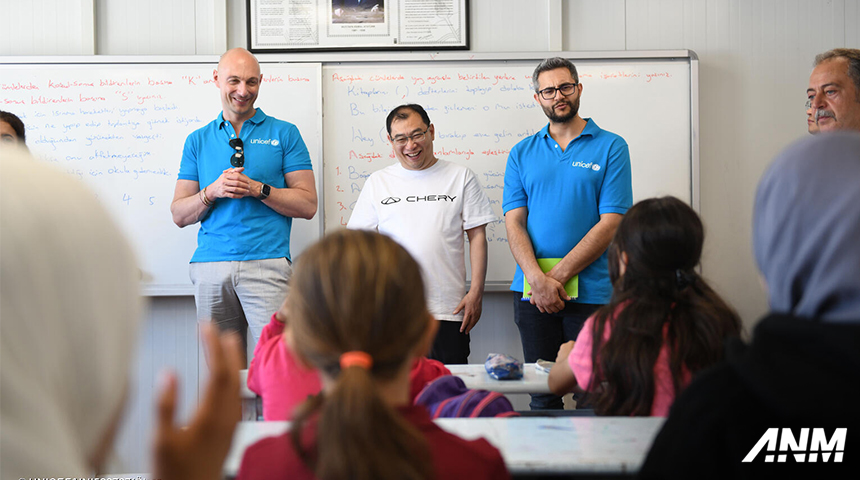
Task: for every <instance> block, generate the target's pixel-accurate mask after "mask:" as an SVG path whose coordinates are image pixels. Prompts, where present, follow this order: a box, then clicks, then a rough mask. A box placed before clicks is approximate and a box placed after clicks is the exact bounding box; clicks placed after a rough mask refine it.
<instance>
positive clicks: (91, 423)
mask: <svg viewBox="0 0 860 480" xmlns="http://www.w3.org/2000/svg"><path fill="white" fill-rule="evenodd" d="M138 276H139V273H138V270H137V267H136V264H135V260H134V257H133V255H132V252H131V249H130V247H129V245H128V242H127V241H126V240H125V238H124V237H123V236H122V234H121V233H120V231H119V230H118V229H117V227H116V226H115V225H114V224H113V222H112V221H111V219H110V218H109V217H108V215H107V213H106V212H105V209H104V208H102V206H101V205H100V204H99V202H98V201H97V200H96V199H95V197H94V195H93V194H92V193H91V192H89V191H88V190H87V189H86V188H85V187H84V186H83V185H82V184H80V183H78V182H77V181H76V180H74V179H72V178H71V177H67V176H66V175H64V174H63V173H61V172H59V171H57V170H55V169H54V168H52V167H50V166H49V165H47V164H45V163H43V162H40V161H37V160H34V159H33V158H32V157H30V156H29V154H27V153H25V152H21V151H17V150H15V151H10V150H9V149H3V150H2V151H0V478H3V479H7V478H10V479H18V478H22V477H23V478H30V477H83V476H86V475H87V474H92V473H93V472H92V471H91V470H92V468H91V466H90V465H88V464H87V462H88V459H89V458H90V457H91V456H92V455H93V454H94V452H95V450H96V447H97V445H98V444H99V442H100V441H101V440H102V439H103V437H104V434H105V431H106V429H107V428H108V426H109V425H110V424H111V421H112V420H113V418H114V417H115V416H116V415H117V412H119V411H120V408H121V403H122V400H123V398H124V393H125V388H126V386H127V380H128V371H129V366H130V361H131V357H132V350H133V346H134V344H135V337H136V335H137V327H138V324H139V321H140V307H141V305H140V297H139V289H138V284H139V282H138Z"/></svg>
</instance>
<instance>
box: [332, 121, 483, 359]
mask: <svg viewBox="0 0 860 480" xmlns="http://www.w3.org/2000/svg"><path fill="white" fill-rule="evenodd" d="M386 127H387V129H388V139H389V141H390V142H391V145H392V148H393V149H394V155H395V156H396V157H397V159H398V160H399V163H395V164H394V165H391V166H388V167H386V168H384V169H382V170H379V171H377V172H374V173H373V174H372V175H370V177H369V178H368V179H367V181H366V182H365V184H364V187H363V188H362V190H361V194H360V195H359V197H358V201H357V202H356V204H355V209H353V212H352V216H351V217H350V219H349V223H348V224H347V228H351V229H366V230H377V231H379V232H380V233H383V234H385V235H388V236H390V237H391V238H393V239H394V240H396V241H397V242H398V243H400V244H401V245H403V247H405V248H406V250H408V251H409V253H411V254H412V256H413V257H415V259H416V260H417V261H418V263H419V264H420V265H421V268H422V270H423V272H424V284H425V285H424V289H425V292H426V294H427V308H429V309H430V313H431V314H433V316H434V317H435V318H436V319H437V320H439V333H438V334H437V335H436V340H435V342H434V343H433V348H432V349H431V351H430V355H429V356H430V358H434V359H436V360H439V361H440V362H442V363H446V364H464V363H469V331H470V330H472V327H474V326H475V324H476V323H478V320H480V318H481V308H482V306H481V303H482V301H483V297H484V279H485V277H486V273H487V236H486V225H487V224H488V223H490V222H492V221H495V220H496V215H495V214H494V213H493V209H492V207H491V206H490V200H489V198H487V195H486V194H485V193H484V190H483V188H482V187H481V184H480V182H479V181H478V178H477V177H476V176H475V174H474V172H472V171H471V170H469V169H468V168H467V167H465V166H463V165H459V164H456V163H451V162H448V161H445V160H440V159H438V158H436V157H435V156H434V155H433V140H434V139H435V134H436V130H435V128H434V126H433V124H432V123H430V118H429V117H428V116H427V112H426V111H425V110H424V108H423V107H421V106H420V105H415V104H409V105H401V106H399V107H397V108H395V109H394V110H393V111H392V112H391V113H389V114H388V118H387V119H386ZM463 232H465V233H466V235H467V236H468V237H469V260H470V265H471V267H472V283H471V288H470V289H469V291H468V293H467V292H466V261H465V258H464V253H465V247H464V239H463Z"/></svg>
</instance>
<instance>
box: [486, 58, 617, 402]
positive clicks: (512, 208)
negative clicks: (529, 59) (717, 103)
mask: <svg viewBox="0 0 860 480" xmlns="http://www.w3.org/2000/svg"><path fill="white" fill-rule="evenodd" d="M532 82H533V84H534V87H535V95H534V98H535V100H536V101H537V102H538V103H539V104H540V106H541V108H542V109H543V111H544V113H545V114H546V116H547V118H549V124H547V126H545V127H544V128H543V129H541V131H539V132H538V133H536V134H535V135H532V136H531V137H528V138H526V139H523V140H522V141H520V142H519V143H518V144H517V145H516V146H514V148H513V149H512V150H511V153H510V155H509V156H508V163H507V167H506V168H505V190H504V196H503V201H502V210H503V212H504V214H505V226H506V229H507V234H508V242H509V244H510V247H511V253H513V256H514V259H515V260H516V261H517V268H516V272H515V273H514V281H513V283H512V284H511V290H513V291H514V320H515V322H516V324H517V328H518V329H519V331H520V339H521V340H522V343H523V355H524V356H525V361H526V362H534V361H536V360H538V359H539V358H542V359H545V360H554V359H555V358H556V356H557V354H558V349H559V347H560V346H561V345H562V344H563V343H565V342H567V341H569V340H575V339H576V336H577V334H579V330H580V329H581V328H582V324H583V323H584V322H585V320H586V319H587V318H588V317H589V316H590V315H591V314H592V313H594V311H595V310H597V308H599V307H600V306H601V305H603V304H606V303H608V302H609V298H610V296H611V295H612V284H611V283H610V281H609V272H608V264H607V260H606V249H607V247H608V246H609V242H610V241H611V240H612V236H613V235H614V234H615V229H616V228H617V227H618V223H619V222H620V221H621V216H622V215H623V214H624V213H626V212H627V209H628V208H630V206H631V204H632V203H633V187H632V184H631V176H630V154H629V152H628V149H627V142H625V141H624V139H623V138H621V137H619V136H618V135H615V134H614V133H610V132H607V131H606V130H602V129H601V128H600V127H598V126H597V124H596V123H594V120H592V119H590V118H589V119H583V118H582V117H580V116H579V100H580V97H581V95H582V91H583V87H582V84H581V83H579V76H578V75H577V73H576V67H575V66H574V65H573V64H572V63H571V62H570V61H568V60H566V59H563V58H558V57H556V58H549V59H547V60H544V61H543V62H541V63H540V64H539V65H538V66H537V68H535V71H534V74H533V75H532ZM539 258H561V259H562V260H561V261H560V262H559V263H558V264H556V265H555V266H554V267H552V268H551V269H550V270H549V271H547V272H543V271H542V270H541V268H540V266H539V265H538V262H537V259H539ZM575 275H579V295H578V297H577V298H570V296H568V294H567V293H566V292H565V288H564V285H565V283H567V281H568V280H570V279H571V278H573V277H574V276H575ZM523 276H525V278H526V279H527V280H528V282H529V285H530V286H531V289H532V290H531V293H530V295H528V296H526V297H525V298H524V297H523ZM530 406H531V408H532V409H533V410H539V409H560V408H563V407H564V405H563V403H562V400H561V398H560V397H558V396H555V395H532V399H531V403H530Z"/></svg>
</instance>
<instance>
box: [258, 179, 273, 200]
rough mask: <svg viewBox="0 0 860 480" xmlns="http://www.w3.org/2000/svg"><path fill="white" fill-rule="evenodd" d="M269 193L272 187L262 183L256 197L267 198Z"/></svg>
mask: <svg viewBox="0 0 860 480" xmlns="http://www.w3.org/2000/svg"><path fill="white" fill-rule="evenodd" d="M270 193H272V187H270V186H268V185H266V184H265V183H264V184H262V186H261V187H260V196H259V197H257V198H259V199H260V200H265V199H267V198H269V194H270Z"/></svg>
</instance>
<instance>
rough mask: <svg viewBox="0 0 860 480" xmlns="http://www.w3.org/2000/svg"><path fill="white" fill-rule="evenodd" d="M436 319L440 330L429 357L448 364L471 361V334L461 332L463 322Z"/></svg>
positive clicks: (462, 363)
mask: <svg viewBox="0 0 860 480" xmlns="http://www.w3.org/2000/svg"><path fill="white" fill-rule="evenodd" d="M436 321H437V322H439V331H438V332H436V339H435V340H434V341H433V347H432V348H431V349H430V355H428V357H430V358H432V359H433V360H438V361H440V362H442V363H444V364H446V365H465V364H467V363H469V353H471V351H470V350H469V334H467V333H460V325H461V324H462V323H463V322H459V321H458V322H451V321H447V320H436Z"/></svg>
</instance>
